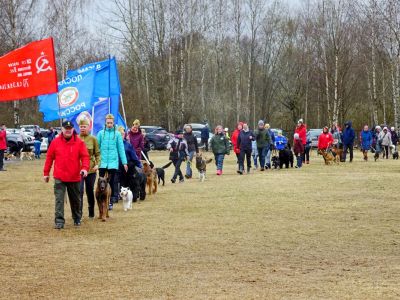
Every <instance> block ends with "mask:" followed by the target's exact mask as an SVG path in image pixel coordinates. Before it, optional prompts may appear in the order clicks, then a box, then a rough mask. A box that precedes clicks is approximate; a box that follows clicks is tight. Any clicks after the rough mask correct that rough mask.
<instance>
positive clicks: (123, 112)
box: [119, 93, 128, 126]
mask: <svg viewBox="0 0 400 300" xmlns="http://www.w3.org/2000/svg"><path fill="white" fill-rule="evenodd" d="M119 96H120V98H121V104H122V114H123V115H124V121H125V124H126V126H128V123H126V114H125V105H124V98H123V97H122V93H121V94H119Z"/></svg>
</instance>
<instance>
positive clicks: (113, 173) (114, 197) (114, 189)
mask: <svg viewBox="0 0 400 300" xmlns="http://www.w3.org/2000/svg"><path fill="white" fill-rule="evenodd" d="M117 171H118V170H117V169H105V168H100V169H99V176H100V177H104V175H105V174H106V172H107V173H108V176H109V178H110V186H111V199H110V202H111V203H114V202H117V201H118V173H117Z"/></svg>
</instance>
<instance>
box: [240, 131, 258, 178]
mask: <svg viewBox="0 0 400 300" xmlns="http://www.w3.org/2000/svg"><path fill="white" fill-rule="evenodd" d="M254 139H255V137H254V133H253V132H252V131H251V130H250V129H249V126H248V125H247V123H243V129H242V131H240V134H239V137H238V140H237V145H238V148H239V149H240V156H239V171H238V173H239V174H240V175H242V174H243V173H244V159H245V157H246V163H247V173H250V170H251V142H252V141H253V140H254Z"/></svg>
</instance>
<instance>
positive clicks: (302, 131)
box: [293, 119, 307, 163]
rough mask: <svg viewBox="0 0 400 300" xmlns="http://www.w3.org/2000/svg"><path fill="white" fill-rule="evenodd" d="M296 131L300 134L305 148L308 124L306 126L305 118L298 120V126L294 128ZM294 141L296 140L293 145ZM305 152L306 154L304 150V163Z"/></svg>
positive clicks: (304, 159) (303, 158)
mask: <svg viewBox="0 0 400 300" xmlns="http://www.w3.org/2000/svg"><path fill="white" fill-rule="evenodd" d="M294 133H297V134H298V135H299V137H300V140H301V142H302V144H303V147H304V148H305V147H306V144H307V126H306V124H304V121H303V119H300V120H299V121H297V126H296V129H295V130H294ZM294 142H295V141H293V145H294ZM304 154H305V152H303V154H302V156H301V158H302V160H303V163H305V161H306V158H305V155H304Z"/></svg>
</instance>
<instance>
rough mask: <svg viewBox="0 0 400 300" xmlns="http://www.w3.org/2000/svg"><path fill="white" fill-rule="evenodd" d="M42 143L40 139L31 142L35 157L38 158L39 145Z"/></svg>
mask: <svg viewBox="0 0 400 300" xmlns="http://www.w3.org/2000/svg"><path fill="white" fill-rule="evenodd" d="M41 144H42V143H41V142H40V141H35V142H34V143H33V146H34V147H35V156H36V158H39V157H40V145H41Z"/></svg>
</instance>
